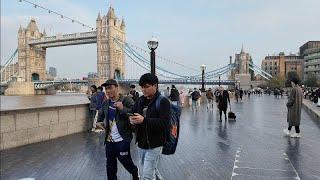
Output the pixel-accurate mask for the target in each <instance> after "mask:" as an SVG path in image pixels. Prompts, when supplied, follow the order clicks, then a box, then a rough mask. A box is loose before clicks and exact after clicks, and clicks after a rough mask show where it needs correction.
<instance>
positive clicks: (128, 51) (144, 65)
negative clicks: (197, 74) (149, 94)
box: [114, 39, 178, 79]
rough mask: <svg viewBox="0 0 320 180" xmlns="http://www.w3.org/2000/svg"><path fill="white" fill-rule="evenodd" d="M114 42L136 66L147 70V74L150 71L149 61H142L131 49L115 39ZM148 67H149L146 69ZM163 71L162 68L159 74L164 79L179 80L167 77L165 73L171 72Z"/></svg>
mask: <svg viewBox="0 0 320 180" xmlns="http://www.w3.org/2000/svg"><path fill="white" fill-rule="evenodd" d="M114 41H115V42H116V43H117V44H118V46H120V48H121V49H122V50H123V51H124V52H125V54H126V55H127V56H128V57H129V58H130V59H131V60H132V61H134V62H135V63H136V64H138V65H139V66H140V67H142V68H143V69H145V70H147V72H148V71H149V70H150V63H149V62H148V60H144V59H141V58H140V57H138V56H137V55H136V54H135V53H133V52H132V51H131V50H130V49H129V48H127V46H125V45H123V44H121V43H120V42H119V41H118V40H117V39H114ZM131 55H133V56H134V57H135V58H137V59H138V60H139V61H140V62H139V61H137V60H135V59H134V58H133V57H132V56H131ZM146 66H147V67H146ZM162 71H163V69H162V68H161V71H160V72H158V74H159V75H160V76H162V77H164V78H171V79H178V78H175V77H171V76H167V75H165V74H164V73H169V74H171V73H170V72H169V71H165V72H162Z"/></svg>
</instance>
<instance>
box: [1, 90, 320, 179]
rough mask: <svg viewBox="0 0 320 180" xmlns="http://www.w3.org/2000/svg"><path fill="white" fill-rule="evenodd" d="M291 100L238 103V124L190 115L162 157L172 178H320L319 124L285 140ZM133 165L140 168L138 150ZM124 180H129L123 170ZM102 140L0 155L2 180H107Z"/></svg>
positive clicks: (70, 140) (308, 121) (87, 137)
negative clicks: (173, 150)
mask: <svg viewBox="0 0 320 180" xmlns="http://www.w3.org/2000/svg"><path fill="white" fill-rule="evenodd" d="M285 102H286V99H285V98H283V99H275V98H274V97H273V96H263V97H256V96H252V97H251V99H244V101H243V102H241V103H234V102H232V108H233V110H234V111H235V112H236V114H237V121H236V122H222V123H221V122H218V121H217V119H218V116H217V111H216V109H214V110H213V111H211V112H207V111H206V109H205V108H203V109H202V110H201V111H200V112H197V113H192V112H191V111H190V110H189V109H184V111H183V114H182V117H181V134H180V141H179V145H178V149H177V152H176V154H175V155H173V156H163V157H162V160H161V163H160V167H159V169H160V172H161V173H162V175H163V176H164V177H165V179H167V180H180V179H181V180H184V179H188V180H189V179H190V180H191V179H192V180H193V179H194V180H198V179H199V180H205V179H217V180H220V179H245V180H250V179H254V180H256V179H263V180H265V179H270V180H271V179H299V178H300V179H306V180H309V179H320V131H319V129H320V121H318V120H317V119H315V118H312V117H311V116H309V114H307V112H306V111H305V110H303V111H302V123H301V131H302V135H303V137H302V138H300V139H292V138H288V137H284V136H283V134H282V129H283V128H286V126H287V124H286V106H285ZM132 155H133V160H134V162H138V159H137V151H136V148H135V145H134V144H132ZM118 166H119V170H118V174H119V179H120V180H122V179H130V176H129V174H128V173H127V172H126V171H125V170H124V169H123V167H122V165H120V164H118ZM105 176H106V170H105V158H104V147H103V135H102V134H94V133H81V134H75V135H70V136H66V137H63V138H59V139H56V140H51V141H47V142H42V143H37V144H33V145H27V146H24V147H19V148H15V149H11V150H5V151H2V152H1V179H19V178H25V177H33V178H36V179H64V180H65V179H95V180H99V179H106V178H105Z"/></svg>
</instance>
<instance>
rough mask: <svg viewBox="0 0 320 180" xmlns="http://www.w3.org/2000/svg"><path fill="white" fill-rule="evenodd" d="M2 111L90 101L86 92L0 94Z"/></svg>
mask: <svg viewBox="0 0 320 180" xmlns="http://www.w3.org/2000/svg"><path fill="white" fill-rule="evenodd" d="M0 98H1V111H7V110H21V109H33V108H41V107H55V106H64V105H76V104H84V103H89V99H88V97H87V95H86V94H69V93H68V94H57V95H36V96H0Z"/></svg>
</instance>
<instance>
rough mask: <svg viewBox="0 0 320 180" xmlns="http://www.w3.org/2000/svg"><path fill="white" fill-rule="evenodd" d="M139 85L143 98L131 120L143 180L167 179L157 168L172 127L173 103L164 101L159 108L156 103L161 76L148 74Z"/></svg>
mask: <svg viewBox="0 0 320 180" xmlns="http://www.w3.org/2000/svg"><path fill="white" fill-rule="evenodd" d="M139 85H140V86H141V88H142V92H143V96H141V97H140V98H139V99H138V101H137V102H136V103H135V104H134V107H133V113H134V115H133V116H130V122H131V124H133V125H134V126H135V129H136V142H137V143H138V152H139V159H140V163H141V166H142V169H143V170H142V171H143V176H142V179H155V178H157V179H163V178H162V176H161V174H160V172H159V170H158V167H157V166H158V162H159V160H160V156H161V152H162V146H163V145H164V143H165V137H166V135H165V131H166V128H167V127H168V126H169V119H170V114H171V112H170V102H169V100H168V99H167V98H162V99H161V101H160V103H159V107H157V105H156V100H157V98H158V97H159V96H160V92H159V91H158V78H157V76H155V75H153V74H151V73H146V74H144V75H142V76H141V77H140V80H139Z"/></svg>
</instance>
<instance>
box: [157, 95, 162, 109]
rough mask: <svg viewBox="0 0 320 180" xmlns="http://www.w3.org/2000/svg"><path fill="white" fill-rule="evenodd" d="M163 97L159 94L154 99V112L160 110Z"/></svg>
mask: <svg viewBox="0 0 320 180" xmlns="http://www.w3.org/2000/svg"><path fill="white" fill-rule="evenodd" d="M163 98H164V97H163V96H162V95H161V94H160V95H159V96H158V97H157V99H156V110H157V111H158V110H159V108H160V102H161V100H162V99H163Z"/></svg>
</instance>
